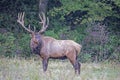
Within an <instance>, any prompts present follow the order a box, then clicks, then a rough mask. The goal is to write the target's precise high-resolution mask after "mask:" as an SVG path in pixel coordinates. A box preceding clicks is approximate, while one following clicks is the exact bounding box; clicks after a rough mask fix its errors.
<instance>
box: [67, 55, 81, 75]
mask: <svg viewBox="0 0 120 80" xmlns="http://www.w3.org/2000/svg"><path fill="white" fill-rule="evenodd" d="M67 58H68V59H69V60H70V62H71V63H72V65H73V67H74V69H75V74H77V73H78V74H80V63H79V62H78V60H77V56H76V55H75V54H74V55H73V54H72V53H71V54H70V53H69V55H67Z"/></svg>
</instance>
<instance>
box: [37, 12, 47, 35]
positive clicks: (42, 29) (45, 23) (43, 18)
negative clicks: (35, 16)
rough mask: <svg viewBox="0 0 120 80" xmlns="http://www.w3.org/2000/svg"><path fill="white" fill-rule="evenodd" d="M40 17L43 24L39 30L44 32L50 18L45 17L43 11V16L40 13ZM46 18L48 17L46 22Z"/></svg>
mask: <svg viewBox="0 0 120 80" xmlns="http://www.w3.org/2000/svg"><path fill="white" fill-rule="evenodd" d="M39 18H40V20H41V22H39V23H41V24H42V28H41V30H40V31H39V33H44V32H45V30H46V29H47V27H48V25H49V19H48V17H47V18H46V17H45V14H44V13H43V12H42V16H41V15H40V14H39ZM46 19H47V22H46Z"/></svg>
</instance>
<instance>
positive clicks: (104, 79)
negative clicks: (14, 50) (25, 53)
mask: <svg viewBox="0 0 120 80" xmlns="http://www.w3.org/2000/svg"><path fill="white" fill-rule="evenodd" d="M0 80H120V64H115V63H82V67H81V74H80V75H75V74H74V69H73V67H72V65H71V64H70V62H69V61H68V60H65V61H62V60H50V61H49V65H48V70H47V72H45V73H44V72H43V70H42V63H41V59H36V58H30V59H23V58H21V59H20V58H12V59H10V58H0Z"/></svg>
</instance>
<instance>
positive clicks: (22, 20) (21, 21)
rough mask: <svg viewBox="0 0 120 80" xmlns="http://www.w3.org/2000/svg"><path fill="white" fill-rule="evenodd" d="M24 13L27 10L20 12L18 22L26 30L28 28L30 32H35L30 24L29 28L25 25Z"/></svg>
mask: <svg viewBox="0 0 120 80" xmlns="http://www.w3.org/2000/svg"><path fill="white" fill-rule="evenodd" d="M24 15H25V12H23V13H18V20H17V22H18V23H19V24H21V25H22V27H23V28H24V29H25V30H27V31H28V32H30V33H33V32H34V31H32V30H31V29H30V25H29V29H28V28H26V27H25V25H24ZM34 28H35V27H34Z"/></svg>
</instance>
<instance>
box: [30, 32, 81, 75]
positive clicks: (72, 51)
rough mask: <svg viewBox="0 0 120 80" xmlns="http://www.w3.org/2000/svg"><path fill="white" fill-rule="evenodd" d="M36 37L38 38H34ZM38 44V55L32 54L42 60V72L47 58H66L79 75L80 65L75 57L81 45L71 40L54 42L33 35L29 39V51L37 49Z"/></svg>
mask: <svg viewBox="0 0 120 80" xmlns="http://www.w3.org/2000/svg"><path fill="white" fill-rule="evenodd" d="M38 35H39V37H37V38H36V36H38ZM39 44H41V46H39V49H36V50H39V51H37V52H39V53H36V52H34V51H33V52H34V53H36V54H39V55H40V57H41V58H42V59H43V61H42V62H43V69H44V71H46V70H47V65H48V59H49V58H60V57H67V58H68V59H69V60H70V62H71V63H72V65H73V67H74V68H75V72H77V71H78V73H80V69H79V68H80V64H79V62H78V60H77V56H78V54H79V53H80V50H81V45H79V44H78V43H76V42H74V41H72V40H56V39H54V38H52V37H47V36H43V35H40V34H34V36H32V39H31V49H32V50H33V49H35V48H38V45H39Z"/></svg>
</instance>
